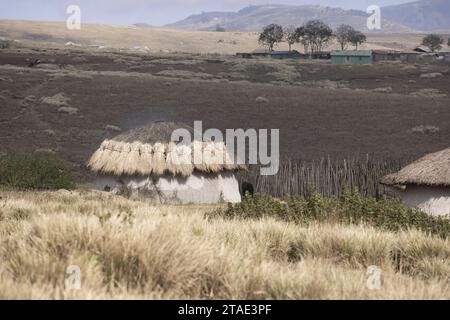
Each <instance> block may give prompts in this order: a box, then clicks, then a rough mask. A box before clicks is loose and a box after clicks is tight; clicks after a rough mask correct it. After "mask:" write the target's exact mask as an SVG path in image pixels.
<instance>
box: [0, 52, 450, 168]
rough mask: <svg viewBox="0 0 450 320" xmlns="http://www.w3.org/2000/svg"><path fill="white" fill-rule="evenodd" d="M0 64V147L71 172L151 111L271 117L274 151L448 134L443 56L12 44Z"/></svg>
mask: <svg viewBox="0 0 450 320" xmlns="http://www.w3.org/2000/svg"><path fill="white" fill-rule="evenodd" d="M34 59H40V60H41V62H42V64H41V65H39V66H37V67H35V68H29V67H28V64H29V63H30V61H33V60H34ZM424 74H426V75H429V74H439V77H423V75H424ZM0 75H1V76H0V103H1V106H2V113H1V114H0V123H1V126H0V152H6V151H14V150H15V151H17V150H18V151H35V150H44V151H49V152H53V153H56V154H57V155H59V156H61V157H62V158H63V159H65V160H66V161H68V162H70V163H71V164H72V165H73V167H74V168H75V170H76V172H78V173H80V174H83V173H85V171H84V163H85V161H86V160H87V159H88V157H89V156H90V154H91V152H93V151H94V150H95V149H96V148H97V147H98V145H99V144H100V143H101V142H102V140H103V139H105V138H108V137H112V136H113V135H116V134H117V133H118V132H119V131H120V130H122V131H123V130H127V129H131V128H134V127H136V126H138V125H143V124H145V123H147V122H149V121H156V120H176V121H183V122H187V123H191V124H192V123H193V121H194V120H202V121H203V122H204V127H205V128H207V127H214V128H219V129H226V128H257V129H258V128H279V129H280V130H281V131H280V132H281V155H282V157H283V158H291V159H303V160H315V159H320V158H322V157H327V156H331V157H333V158H342V157H348V156H351V157H353V156H354V155H355V154H360V155H365V154H370V155H371V156H373V157H375V158H378V159H383V158H392V159H411V158H415V157H418V156H421V155H423V154H425V153H428V152H432V151H437V150H439V149H443V148H446V147H448V141H449V138H450V126H449V124H450V109H449V107H448V106H449V102H450V98H449V95H450V85H449V82H450V81H449V66H448V65H440V64H434V65H427V64H424V65H408V64H402V63H380V64H376V65H373V66H352V67H349V66H333V65H331V64H330V63H329V62H324V61H313V62H311V61H270V60H245V59H239V58H237V57H232V56H224V55H193V54H127V53H118V52H111V53H92V52H85V51H81V50H74V49H70V50H69V49H64V50H61V49H60V50H54V49H48V50H46V51H45V52H44V51H39V52H38V51H35V50H33V48H31V49H30V48H16V49H10V50H6V51H2V52H0ZM261 98H263V99H261ZM258 101H259V102H258ZM427 127H432V128H434V129H433V130H426V129H423V130H421V129H420V128H427Z"/></svg>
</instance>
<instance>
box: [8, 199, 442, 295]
mask: <svg viewBox="0 0 450 320" xmlns="http://www.w3.org/2000/svg"><path fill="white" fill-rule="evenodd" d="M0 199H1V200H0V242H1V246H0V298H1V299H444V300H446V299H449V298H450V296H449V292H450V291H449V287H448V286H449V279H448V276H449V264H448V259H449V255H450V252H449V248H450V246H449V243H448V240H443V239H439V238H434V237H431V236H427V235H425V234H423V233H421V232H418V231H413V230H411V231H404V232H399V233H391V232H384V231H379V230H376V229H373V228H370V227H365V226H342V225H336V224H311V225H295V224H292V223H283V222H280V221H275V220H271V219H262V220H255V221H239V220H221V219H213V220H207V219H204V213H206V212H209V211H211V210H212V209H214V208H215V207H210V206H152V205H149V204H147V203H143V202H133V201H129V200H126V199H124V198H121V197H116V196H111V195H108V194H104V193H97V192H87V191H74V192H68V191H60V192H54V193H48V192H47V193H34V192H27V193H17V192H0ZM394 252H401V255H402V259H401V260H398V259H396V258H395V257H396V256H395V255H394V254H393V253H394ZM69 266H77V267H78V268H79V271H80V275H81V277H80V280H81V282H80V289H79V290H74V289H73V288H71V287H67V286H66V284H65V283H66V280H67V279H68V277H69V276H68V274H67V273H66V271H67V268H68V267H69ZM370 266H377V267H378V268H379V269H380V270H381V272H382V274H381V275H382V281H381V282H380V286H379V287H371V286H368V280H370V275H371V274H370V273H368V270H370V269H368V268H369V267H370Z"/></svg>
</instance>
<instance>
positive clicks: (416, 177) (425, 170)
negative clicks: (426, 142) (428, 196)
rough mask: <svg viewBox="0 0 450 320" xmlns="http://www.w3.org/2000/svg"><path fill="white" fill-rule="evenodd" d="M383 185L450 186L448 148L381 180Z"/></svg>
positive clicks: (449, 149) (449, 153)
mask: <svg viewBox="0 0 450 320" xmlns="http://www.w3.org/2000/svg"><path fill="white" fill-rule="evenodd" d="M381 182H382V183H383V184H385V185H411V184H412V185H426V186H450V148H448V149H445V150H442V151H439V152H436V153H432V154H429V155H427V156H425V157H423V158H421V159H419V160H417V161H416V162H414V163H412V164H410V165H409V166H407V167H405V168H403V169H402V170H400V171H399V172H398V173H395V174H391V175H388V176H386V177H384V178H383V179H382V181H381Z"/></svg>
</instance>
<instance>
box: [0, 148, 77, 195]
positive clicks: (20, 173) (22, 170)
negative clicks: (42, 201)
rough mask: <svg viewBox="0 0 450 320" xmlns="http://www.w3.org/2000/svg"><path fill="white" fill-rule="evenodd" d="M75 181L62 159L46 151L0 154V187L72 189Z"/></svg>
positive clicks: (16, 188)
mask: <svg viewBox="0 0 450 320" xmlns="http://www.w3.org/2000/svg"><path fill="white" fill-rule="evenodd" d="M74 187H75V183H74V181H73V179H72V177H71V175H70V174H69V172H68V170H67V169H66V168H65V166H64V164H63V163H62V161H60V160H58V159H56V158H55V157H54V156H52V155H50V154H46V153H32V154H19V153H11V154H6V155H3V156H0V188H5V189H15V190H57V189H73V188H74Z"/></svg>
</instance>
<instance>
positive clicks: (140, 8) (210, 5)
mask: <svg viewBox="0 0 450 320" xmlns="http://www.w3.org/2000/svg"><path fill="white" fill-rule="evenodd" d="M412 1H413V0H334V1H333V0H0V19H26V20H65V19H66V17H67V15H66V13H65V12H66V8H67V6H68V5H70V4H76V5H79V6H80V8H81V15H82V22H86V23H106V24H134V23H137V22H144V23H149V24H152V25H163V24H167V23H170V22H175V21H177V20H181V19H184V18H186V17H187V16H189V15H191V14H197V13H200V12H202V11H236V10H239V9H242V8H243V7H246V6H248V5H256V4H295V5H301V4H320V5H327V6H332V7H342V8H347V9H348V8H354V9H363V10H365V9H366V8H367V7H368V6H369V5H371V4H376V5H379V6H385V5H390V4H398V3H404V2H412Z"/></svg>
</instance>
